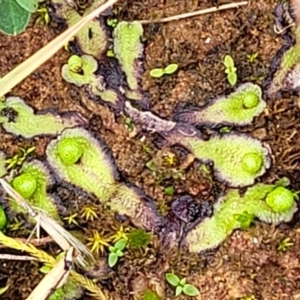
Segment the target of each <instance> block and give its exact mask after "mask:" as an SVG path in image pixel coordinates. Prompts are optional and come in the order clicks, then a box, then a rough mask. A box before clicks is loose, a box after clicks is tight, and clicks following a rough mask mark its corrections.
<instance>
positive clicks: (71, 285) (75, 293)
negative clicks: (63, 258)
mask: <svg viewBox="0 0 300 300" xmlns="http://www.w3.org/2000/svg"><path fill="white" fill-rule="evenodd" d="M83 293H84V291H83V288H82V287H81V286H80V285H79V284H78V283H77V282H76V281H74V280H72V279H68V281H67V282H66V283H65V284H64V285H63V286H62V287H61V288H59V289H57V290H56V291H55V292H53V294H52V295H51V296H50V297H49V298H48V300H76V299H80V298H81V297H82V295H83Z"/></svg>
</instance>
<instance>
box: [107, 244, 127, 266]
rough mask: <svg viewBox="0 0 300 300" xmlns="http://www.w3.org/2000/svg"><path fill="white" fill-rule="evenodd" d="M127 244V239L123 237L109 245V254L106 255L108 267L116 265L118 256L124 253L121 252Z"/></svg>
mask: <svg viewBox="0 0 300 300" xmlns="http://www.w3.org/2000/svg"><path fill="white" fill-rule="evenodd" d="M126 245H127V241H126V240H125V239H121V240H119V241H117V242H116V243H115V245H114V246H110V247H109V248H108V249H109V252H110V253H109V255H108V265H109V267H110V268H112V267H113V266H115V265H116V263H117V262H118V259H119V257H121V256H123V255H124V253H123V252H122V251H123V250H124V249H125V247H126Z"/></svg>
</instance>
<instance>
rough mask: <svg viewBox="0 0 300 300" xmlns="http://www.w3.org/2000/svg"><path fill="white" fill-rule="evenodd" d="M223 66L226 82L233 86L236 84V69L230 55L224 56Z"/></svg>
mask: <svg viewBox="0 0 300 300" xmlns="http://www.w3.org/2000/svg"><path fill="white" fill-rule="evenodd" d="M223 64H224V65H225V67H226V69H225V73H226V74H227V80H228V82H229V83H230V84H231V85H235V84H236V82H237V74H236V71H237V68H236V67H235V66H234V60H233V58H232V57H231V56H230V55H225V58H224V61H223Z"/></svg>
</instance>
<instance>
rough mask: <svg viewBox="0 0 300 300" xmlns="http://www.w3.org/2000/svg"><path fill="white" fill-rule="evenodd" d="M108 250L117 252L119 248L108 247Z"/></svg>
mask: <svg viewBox="0 0 300 300" xmlns="http://www.w3.org/2000/svg"><path fill="white" fill-rule="evenodd" d="M108 250H109V252H113V253H114V252H116V251H117V248H116V247H112V246H109V247H108Z"/></svg>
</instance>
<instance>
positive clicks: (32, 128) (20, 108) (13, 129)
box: [0, 97, 85, 138]
mask: <svg viewBox="0 0 300 300" xmlns="http://www.w3.org/2000/svg"><path fill="white" fill-rule="evenodd" d="M0 111H1V114H0V123H2V126H3V128H4V129H5V130H6V131H7V132H9V133H13V134H15V135H21V136H23V137H25V138H32V137H34V136H39V135H57V134H59V133H60V132H62V131H63V130H64V129H65V128H72V127H75V126H78V125H82V123H84V122H85V120H84V119H83V118H82V117H81V116H80V115H79V114H75V113H74V114H72V115H71V114H70V115H69V116H64V117H62V116H59V115H55V114H53V113H51V112H47V113H46V112H45V113H40V114H35V113H34V111H33V109H32V108H31V107H30V106H28V105H27V104H26V103H25V102H24V101H23V100H22V99H21V98H19V97H8V98H7V99H6V100H5V102H1V104H0ZM10 115H13V117H12V118H13V120H11V119H10V118H11V116H10Z"/></svg>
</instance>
